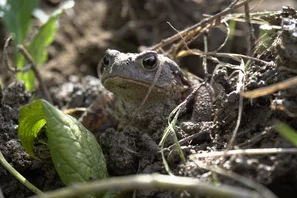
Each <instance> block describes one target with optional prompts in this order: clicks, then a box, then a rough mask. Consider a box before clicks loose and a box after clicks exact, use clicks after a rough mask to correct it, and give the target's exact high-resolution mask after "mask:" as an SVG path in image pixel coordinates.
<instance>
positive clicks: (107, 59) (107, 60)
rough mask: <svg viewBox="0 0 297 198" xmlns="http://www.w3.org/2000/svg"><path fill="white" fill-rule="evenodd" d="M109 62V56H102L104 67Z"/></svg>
mask: <svg viewBox="0 0 297 198" xmlns="http://www.w3.org/2000/svg"><path fill="white" fill-rule="evenodd" d="M108 64H109V57H107V56H104V58H103V65H104V66H105V67H106V66H107V65H108Z"/></svg>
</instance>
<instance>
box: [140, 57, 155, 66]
mask: <svg viewBox="0 0 297 198" xmlns="http://www.w3.org/2000/svg"><path fill="white" fill-rule="evenodd" d="M156 63H157V58H156V56H150V57H147V58H144V59H143V60H142V64H143V66H144V67H145V68H147V69H153V68H155V67H156V65H157V64H156Z"/></svg>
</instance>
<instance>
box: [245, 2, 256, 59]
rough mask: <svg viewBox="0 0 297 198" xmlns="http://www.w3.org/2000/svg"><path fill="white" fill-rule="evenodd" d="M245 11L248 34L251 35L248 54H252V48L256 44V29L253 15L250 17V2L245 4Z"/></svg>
mask: <svg viewBox="0 0 297 198" xmlns="http://www.w3.org/2000/svg"><path fill="white" fill-rule="evenodd" d="M244 12H245V20H246V24H247V28H248V35H249V40H248V53H247V54H248V55H251V54H252V48H253V46H254V44H255V40H256V37H255V30H254V27H253V25H252V23H251V17H250V9H249V4H248V3H247V4H245V5H244Z"/></svg>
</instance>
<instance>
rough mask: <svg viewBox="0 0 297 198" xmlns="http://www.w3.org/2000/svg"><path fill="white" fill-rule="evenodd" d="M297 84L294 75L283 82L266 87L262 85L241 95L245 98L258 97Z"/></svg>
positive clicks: (296, 78)
mask: <svg viewBox="0 0 297 198" xmlns="http://www.w3.org/2000/svg"><path fill="white" fill-rule="evenodd" d="M296 85H297V77H292V78H289V79H287V80H284V81H282V82H279V83H275V84H272V85H269V86H266V87H261V88H258V89H254V90H251V91H246V92H241V93H240V95H242V96H243V97H245V98H258V97H261V96H265V95H268V94H272V93H273V92H276V91H280V90H284V89H288V88H290V87H293V86H296Z"/></svg>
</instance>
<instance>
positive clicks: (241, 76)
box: [227, 60, 245, 150]
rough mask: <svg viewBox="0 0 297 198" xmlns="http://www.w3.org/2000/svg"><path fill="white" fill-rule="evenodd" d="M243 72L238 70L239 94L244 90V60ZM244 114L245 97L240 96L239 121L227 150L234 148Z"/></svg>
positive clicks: (242, 64)
mask: <svg viewBox="0 0 297 198" xmlns="http://www.w3.org/2000/svg"><path fill="white" fill-rule="evenodd" d="M240 67H241V70H238V72H239V75H238V82H237V90H236V92H237V93H240V92H241V91H243V90H244V79H245V78H244V62H243V60H242V62H241V64H240ZM242 112H243V97H242V96H241V95H239V103H238V115H237V120H236V125H235V128H234V130H233V132H232V137H231V138H230V141H229V142H228V145H227V150H228V149H230V148H231V147H232V146H233V143H234V140H235V138H236V135H237V132H238V129H239V126H240V123H241V118H242Z"/></svg>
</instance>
